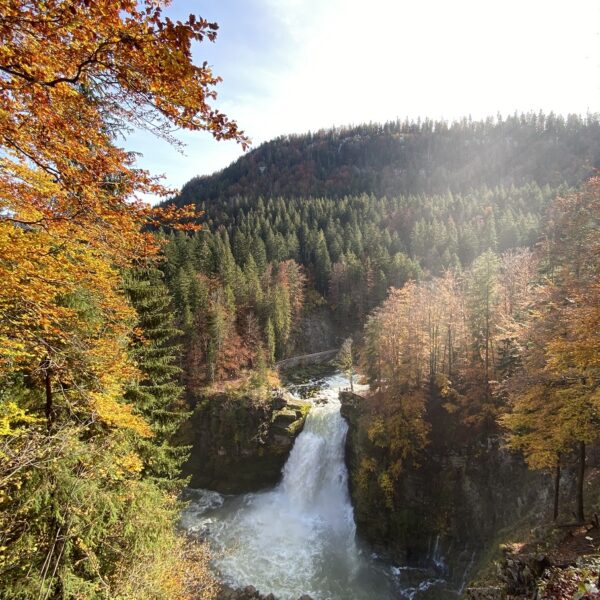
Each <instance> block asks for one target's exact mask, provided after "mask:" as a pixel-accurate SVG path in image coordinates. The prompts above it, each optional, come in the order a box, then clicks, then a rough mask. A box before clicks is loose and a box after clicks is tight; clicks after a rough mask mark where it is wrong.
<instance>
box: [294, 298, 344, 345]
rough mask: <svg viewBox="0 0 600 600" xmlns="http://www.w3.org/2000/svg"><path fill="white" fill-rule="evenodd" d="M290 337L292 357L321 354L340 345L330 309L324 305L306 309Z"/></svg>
mask: <svg viewBox="0 0 600 600" xmlns="http://www.w3.org/2000/svg"><path fill="white" fill-rule="evenodd" d="M292 337H293V347H292V348H291V352H292V354H294V355H299V354H311V353H313V352H321V351H323V350H329V349H330V348H335V347H336V346H339V345H340V340H339V337H340V336H339V332H338V327H336V324H335V323H334V320H333V317H332V315H331V309H330V308H329V307H327V306H324V305H322V306H311V307H310V308H306V309H305V310H304V311H303V313H302V316H301V319H300V323H299V324H298V326H297V327H296V328H295V330H294V333H293V336H292Z"/></svg>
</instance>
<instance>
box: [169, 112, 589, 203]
mask: <svg viewBox="0 0 600 600" xmlns="http://www.w3.org/2000/svg"><path fill="white" fill-rule="evenodd" d="M599 166H600V121H599V119H598V115H588V116H586V117H585V118H581V117H578V116H575V115H570V116H568V117H567V118H563V117H561V116H556V115H553V114H549V115H544V114H542V113H539V114H536V113H530V114H526V115H514V116H511V117H508V118H505V119H501V118H498V119H493V118H488V119H486V120H484V121H473V120H470V119H463V120H461V121H457V122H454V123H451V124H448V123H447V122H444V121H438V122H434V121H430V120H425V121H417V122H408V121H396V122H389V123H385V124H368V125H360V126H355V127H347V128H336V129H330V130H324V131H319V132H316V133H307V134H303V135H289V136H282V137H279V138H276V139H274V140H272V141H269V142H266V143H264V144H262V145H260V146H258V147H257V148H256V149H254V150H252V151H251V152H249V153H248V154H246V155H244V156H242V157H241V158H240V159H238V160H237V161H236V162H234V163H233V164H231V165H230V166H229V167H227V168H226V169H223V170H222V171H220V172H218V173H215V174H214V175H211V176H203V177H196V178H194V179H192V180H191V181H189V182H188V183H187V184H186V185H185V186H184V187H183V189H182V191H181V193H180V195H179V196H177V198H175V199H174V200H175V202H176V203H177V204H185V203H189V202H201V201H205V200H214V199H217V198H218V199H221V200H222V199H224V198H231V197H234V196H244V197H249V198H255V197H258V196H264V197H269V196H286V197H306V196H313V197H319V196H325V197H342V196H344V195H357V194H361V193H368V194H374V195H375V196H383V195H387V196H397V195H400V194H415V193H424V194H433V193H440V192H446V191H447V190H450V191H453V192H464V191H468V190H470V189H472V188H477V187H481V186H483V185H487V186H495V185H504V186H507V185H522V184H524V183H527V182H529V181H535V182H537V183H538V184H539V185H546V184H548V185H550V186H552V187H556V186H558V185H561V184H563V183H567V184H568V185H577V184H578V183H580V182H581V181H582V180H584V179H586V178H587V177H588V176H589V175H590V174H591V173H592V171H593V170H594V169H595V168H598V167H599Z"/></svg>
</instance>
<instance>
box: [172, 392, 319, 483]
mask: <svg viewBox="0 0 600 600" xmlns="http://www.w3.org/2000/svg"><path fill="white" fill-rule="evenodd" d="M309 407H310V405H309V404H308V403H305V402H301V401H299V400H296V399H294V398H293V397H292V396H291V395H290V394H287V393H285V392H279V393H276V394H274V395H273V396H272V397H271V398H270V399H269V400H266V401H257V400H255V399H252V398H250V397H248V396H243V395H242V396H235V395H231V394H227V393H215V394H209V395H205V396H202V397H200V398H198V400H197V404H196V407H195V410H194V413H193V415H192V417H191V419H190V420H189V421H188V423H186V426H185V429H184V430H183V431H182V441H183V442H184V443H186V444H189V445H191V447H192V448H191V453H190V458H189V460H188V461H187V463H186V465H185V466H184V474H185V475H187V476H190V477H191V481H190V486H191V487H195V488H208V489H212V490H216V491H218V492H220V493H224V494H241V493H245V492H251V491H256V490H259V489H262V488H265V487H269V486H272V485H275V484H276V483H277V482H278V481H279V478H280V476H281V469H282V468H283V465H284V464H285V461H286V460H287V457H288V455H289V452H290V450H291V448H292V445H293V443H294V439H295V438H296V436H297V435H298V434H299V433H300V431H302V427H303V425H304V420H305V418H306V415H307V413H308V410H309Z"/></svg>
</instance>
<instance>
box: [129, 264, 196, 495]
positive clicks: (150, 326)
mask: <svg viewBox="0 0 600 600" xmlns="http://www.w3.org/2000/svg"><path fill="white" fill-rule="evenodd" d="M125 289H126V291H127V293H128V295H129V298H130V299H131V303H132V305H133V307H134V308H135V310H136V312H137V315H138V330H139V333H138V335H137V336H136V338H135V339H134V342H133V346H132V352H133V357H134V360H135V363H136V365H137V367H138V369H139V371H140V377H139V379H138V380H137V381H135V382H134V383H132V384H131V385H130V386H129V388H128V389H127V391H126V393H125V398H126V399H127V400H128V401H129V402H131V403H132V404H133V405H134V406H135V408H136V410H137V411H138V412H139V413H140V414H141V415H142V416H143V417H144V419H145V420H146V421H147V422H148V423H149V424H150V427H151V428H152V431H153V433H154V436H153V437H152V438H150V439H145V438H140V439H139V440H138V445H139V452H140V456H141V457H142V459H143V461H144V471H145V472H146V473H147V474H148V475H149V476H151V477H153V478H155V479H157V480H158V481H159V482H160V483H161V484H162V485H165V486H166V487H177V486H178V485H179V484H180V481H179V477H180V469H181V465H182V464H183V462H184V461H185V459H186V457H187V450H188V448H186V447H182V446H177V445H175V444H174V442H173V436H174V434H175V432H176V431H177V429H178V428H179V426H180V424H181V423H182V421H183V420H184V419H186V418H187V416H188V414H189V413H187V412H186V411H185V410H184V409H183V405H182V398H181V397H182V393H183V387H182V386H181V385H180V384H179V383H178V376H179V374H180V372H181V369H180V368H179V367H178V366H177V365H176V362H177V358H178V355H179V353H180V346H179V345H177V344H175V343H174V341H173V340H174V339H175V338H177V337H178V336H179V335H180V334H181V331H179V330H177V329H176V328H175V327H174V318H173V312H172V299H171V296H170V294H169V291H168V289H167V287H166V286H165V285H164V283H163V281H162V274H161V272H160V271H158V270H157V269H153V268H148V269H137V270H135V271H132V272H130V273H128V275H127V277H126V281H125Z"/></svg>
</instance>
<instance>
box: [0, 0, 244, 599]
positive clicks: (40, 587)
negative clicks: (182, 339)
mask: <svg viewBox="0 0 600 600" xmlns="http://www.w3.org/2000/svg"><path fill="white" fill-rule="evenodd" d="M215 35H216V25H215V24H211V23H209V22H207V21H206V20H204V19H201V18H197V17H194V16H190V17H189V18H188V19H187V20H186V21H184V22H179V21H178V22H174V21H172V20H171V19H169V18H167V17H165V16H164V15H163V14H162V4H161V3H159V2H153V1H150V0H148V1H142V2H128V1H125V2H119V3H114V2H109V1H107V0H104V1H100V2H95V3H92V4H90V3H89V2H84V1H75V2H64V1H62V0H57V1H51V2H47V3H30V2H23V1H21V0H6V1H3V2H1V4H0V36H1V39H2V44H1V45H0V109H1V110H0V144H1V147H2V158H1V159H0V161H1V167H2V168H1V169H0V278H1V279H2V282H3V285H2V287H1V289H0V387H2V388H3V390H5V393H3V395H2V397H1V399H0V414H1V415H2V423H3V427H2V431H1V433H2V446H1V448H2V450H1V455H0V478H1V481H2V488H3V492H2V505H1V508H0V520H1V523H0V525H1V527H0V529H1V531H2V533H1V534H0V537H1V539H0V546H1V547H2V548H3V550H2V556H1V557H0V564H1V567H0V568H1V569H2V583H3V585H2V587H3V590H2V593H3V594H6V596H5V597H11V598H16V597H48V598H49V597H52V598H55V597H65V598H67V597H69V598H73V597H77V598H91V597H98V596H99V595H103V596H124V597H125V596H127V595H131V593H132V592H131V588H129V591H128V590H127V589H126V588H127V585H128V584H126V575H125V574H126V573H127V572H129V571H130V570H131V569H133V568H134V566H135V565H136V564H139V563H146V565H147V568H146V569H145V570H144V572H143V577H142V578H141V579H140V581H139V582H138V585H139V586H141V587H143V586H146V585H147V586H148V587H150V588H151V589H152V590H153V591H152V593H153V594H155V595H157V597H164V598H167V597H168V598H174V597H181V596H182V595H183V593H184V591H183V588H182V585H183V584H182V581H183V580H182V579H180V580H179V583H177V581H175V580H174V579H173V576H171V575H168V576H165V573H164V571H162V569H163V568H167V565H166V563H164V562H163V563H161V561H160V559H154V558H152V557H153V556H155V555H158V547H160V546H161V541H162V547H161V551H164V548H166V547H174V546H173V544H175V541H174V534H173V529H172V527H173V521H174V519H175V515H176V507H175V505H174V504H173V503H172V502H171V501H170V500H169V499H168V498H167V497H166V496H165V495H164V493H163V492H162V491H160V490H159V489H158V488H157V487H156V486H155V485H154V483H152V482H151V481H150V480H148V479H147V478H145V477H143V474H142V469H143V462H142V460H141V459H140V453H139V446H138V445H137V444H136V440H139V439H140V438H147V439H151V438H152V437H153V435H156V432H155V431H153V428H152V427H151V424H149V423H148V422H147V421H146V418H148V419H149V420H151V417H150V416H149V415H148V412H147V411H146V414H144V412H145V411H144V408H143V407H142V404H143V403H141V404H140V407H139V409H138V408H137V407H136V406H135V405H134V402H135V400H133V399H132V400H131V401H130V402H126V401H124V394H125V390H126V388H127V386H128V385H129V383H130V382H131V381H132V380H135V379H137V378H139V377H140V375H139V371H138V370H137V369H136V366H135V364H134V363H133V362H132V360H131V353H130V348H129V344H130V340H131V333H132V330H133V328H134V326H135V321H136V313H135V310H134V309H133V308H132V306H131V304H130V302H129V301H128V298H127V295H126V294H125V292H124V291H123V288H122V273H123V272H124V271H126V270H128V269H130V268H132V267H137V266H144V267H145V266H147V264H149V263H152V261H153V260H154V258H155V257H156V256H157V252H158V249H159V244H158V243H157V240H156V238H155V237H154V235H153V234H152V233H151V232H150V231H149V229H148V227H147V226H148V225H159V224H161V223H165V222H168V223H170V224H171V225H177V224H179V225H180V226H181V227H184V228H189V227H195V225H194V224H193V223H191V222H190V221H189V218H190V217H194V218H195V216H196V211H195V210H186V209H184V210H183V211H179V210H176V209H172V208H159V209H152V208H151V207H149V206H148V205H146V204H144V203H143V202H141V201H140V200H138V199H136V198H139V195H140V194H141V193H155V194H165V193H166V192H167V191H166V190H165V189H163V188H162V187H161V186H160V185H159V183H158V181H157V179H155V178H153V177H152V176H150V175H149V174H148V173H146V172H144V171H142V170H140V169H138V168H136V166H135V164H134V157H133V156H131V155H129V154H128V153H127V152H125V151H124V150H123V149H121V148H119V147H118V146H117V145H116V143H115V140H116V136H117V135H118V134H121V133H124V132H125V131H127V129H128V128H129V127H132V126H134V127H142V128H146V129H148V130H150V131H151V132H153V133H155V134H157V135H159V136H163V137H164V138H166V139H168V140H170V141H174V139H173V137H172V132H173V131H174V129H178V128H184V129H189V130H206V131H208V132H210V133H211V134H212V135H213V136H214V137H215V138H217V139H227V138H229V139H235V140H237V141H239V142H240V143H242V144H246V143H247V140H246V138H245V137H244V136H243V134H241V132H240V131H239V130H238V128H237V126H236V124H235V123H233V122H231V121H229V120H228V119H227V118H226V117H225V116H224V115H223V114H222V113H220V112H219V111H218V110H216V109H214V108H213V107H212V101H213V100H214V99H215V92H214V85H215V84H216V83H218V81H219V80H218V78H217V77H215V76H214V75H213V74H212V73H211V71H210V69H209V68H208V67H207V66H197V65H194V64H193V62H192V59H191V50H192V44H193V43H195V42H200V41H202V40H204V39H208V40H212V39H214V37H215ZM145 417H146V418H145ZM155 425H156V422H155ZM171 566H172V567H174V565H171ZM175 571H176V569H174V570H173V573H175ZM144 578H145V579H144Z"/></svg>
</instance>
